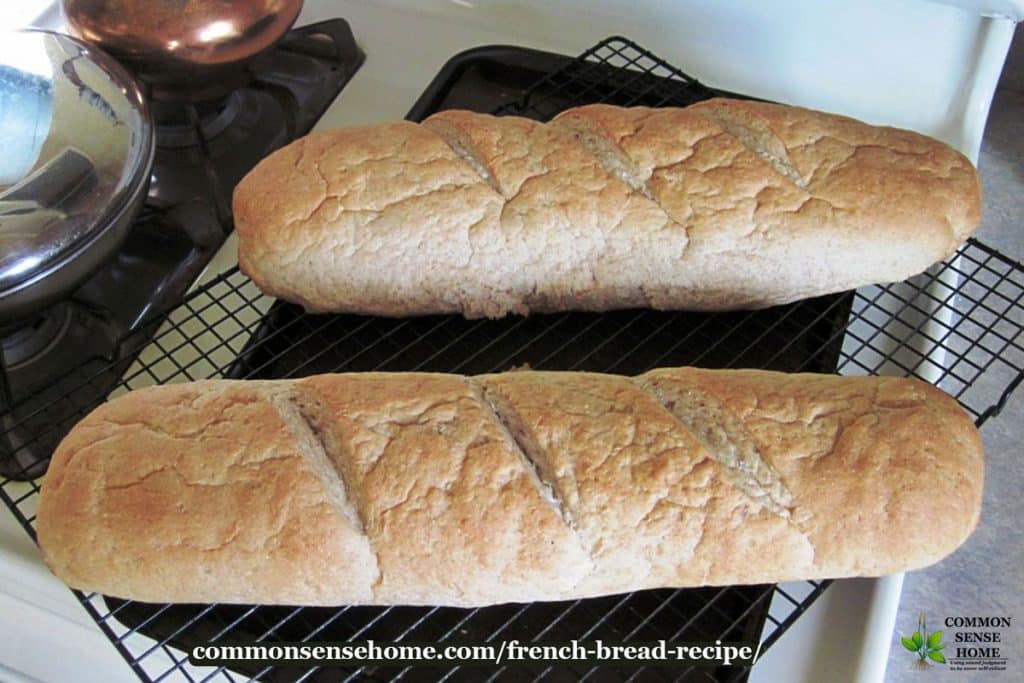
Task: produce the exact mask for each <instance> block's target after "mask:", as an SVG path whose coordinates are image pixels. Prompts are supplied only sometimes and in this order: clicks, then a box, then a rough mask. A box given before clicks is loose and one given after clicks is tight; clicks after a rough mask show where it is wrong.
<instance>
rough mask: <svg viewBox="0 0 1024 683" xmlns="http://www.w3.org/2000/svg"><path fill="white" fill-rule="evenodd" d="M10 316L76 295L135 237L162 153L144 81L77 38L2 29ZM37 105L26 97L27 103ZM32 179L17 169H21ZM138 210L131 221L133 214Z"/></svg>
mask: <svg viewBox="0 0 1024 683" xmlns="http://www.w3.org/2000/svg"><path fill="white" fill-rule="evenodd" d="M0 74H3V77H2V78H0V122H2V123H3V133H4V138H3V144H4V145H5V146H7V147H8V151H9V152H12V153H0V157H3V158H5V159H8V160H13V161H11V163H7V161H5V162H4V163H3V164H0V169H3V171H4V172H5V176H6V177H5V178H4V180H5V181H6V182H5V183H4V184H3V185H0V320H7V319H10V318H12V317H18V316H19V315H24V314H26V313H28V312H31V311H32V310H33V309H38V307H39V306H41V305H44V304H46V303H49V302H51V301H54V300H56V299H57V298H59V297H60V296H62V295H64V294H66V293H67V292H68V291H69V290H70V289H71V288H73V287H74V286H75V285H76V284H77V283H78V282H80V281H81V280H82V279H83V278H84V277H85V276H87V275H88V274H89V273H90V272H91V271H92V270H93V269H94V268H95V267H96V266H97V265H99V263H101V262H102V261H103V260H104V258H106V256H108V255H109V254H110V253H111V252H112V251H113V249H114V248H115V247H116V246H117V245H118V244H119V243H120V241H121V239H122V238H123V237H124V234H125V231H126V230H127V227H128V225H129V224H130V218H131V216H132V215H133V214H134V212H135V210H136V209H137V208H138V206H139V205H140V204H141V201H142V199H143V197H144V195H145V186H146V183H147V180H148V176H149V169H150V165H151V163H152V159H153V149H154V142H153V127H152V124H151V123H150V119H149V112H148V109H147V107H146V104H145V102H144V101H143V99H142V95H141V93H140V91H139V89H138V87H137V85H136V84H135V81H134V80H133V79H132V77H131V76H129V75H128V73H127V72H125V70H124V69H123V68H122V67H121V66H120V65H118V64H117V63H116V62H114V61H113V60H112V59H111V58H110V57H108V56H106V55H104V54H103V53H101V52H99V51H97V50H95V49H93V48H90V47H88V46H86V45H85V44H83V43H81V42H79V41H77V40H75V39H73V38H69V37H67V36H62V35H59V34H56V33H49V32H45V31H22V32H16V33H10V34H7V35H5V36H2V37H0ZM26 103H27V104H26ZM19 175H20V176H21V177H18V176H19ZM126 218H127V219H126Z"/></svg>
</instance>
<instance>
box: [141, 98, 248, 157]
mask: <svg viewBox="0 0 1024 683" xmlns="http://www.w3.org/2000/svg"><path fill="white" fill-rule="evenodd" d="M248 94H249V93H248V92H247V91H240V90H236V91H235V92H233V93H231V94H229V95H228V96H227V97H225V98H224V99H223V100H220V101H218V102H214V103H210V102H206V103H203V104H199V105H197V104H188V103H179V102H154V103H153V104H152V106H151V109H152V111H153V120H154V122H155V123H156V138H157V145H158V146H160V147H163V148H165V149H166V148H171V149H180V148H182V147H193V146H198V145H201V144H203V143H205V142H207V141H209V140H212V139H213V138H215V137H217V136H218V135H220V134H221V133H223V132H224V130H225V129H226V128H228V126H230V125H231V124H232V123H233V122H234V120H235V118H236V117H237V116H238V114H239V112H241V111H242V109H243V107H244V106H245V104H244V100H246V99H250V98H246V97H245V95H248Z"/></svg>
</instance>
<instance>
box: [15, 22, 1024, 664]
mask: <svg viewBox="0 0 1024 683" xmlns="http://www.w3.org/2000/svg"><path fill="white" fill-rule="evenodd" d="M563 59H564V58H563ZM711 92H712V91H710V90H709V89H708V88H705V87H704V86H702V85H701V84H699V83H697V82H696V81H694V80H693V79H690V78H688V77H687V76H686V75H685V74H683V73H682V72H680V71H678V70H677V69H675V68H673V67H672V66H670V65H668V64H667V63H665V62H664V61H662V60H660V59H658V58H657V57H655V56H654V55H652V54H651V53H649V52H647V51H646V50H644V49H642V48H640V47H639V46H637V45H635V44H633V43H631V42H629V41H627V40H624V39H620V38H612V39H608V40H606V41H603V42H602V43H600V44H598V45H597V46H595V47H594V48H592V49H591V50H588V51H587V52H586V53H584V54H583V55H581V56H580V57H579V58H577V59H575V60H566V63H565V64H563V65H562V66H560V67H559V68H557V69H556V70H555V72H554V73H551V74H549V75H548V76H546V77H544V78H543V79H542V80H541V81H540V82H539V83H537V84H536V85H535V86H534V87H532V88H530V89H528V90H527V91H526V92H525V93H524V95H523V97H522V99H520V100H519V101H518V102H516V103H514V104H511V105H508V106H505V107H503V108H502V111H503V112H504V113H510V112H514V113H519V114H523V115H529V116H534V117H536V118H547V117H548V116H550V115H552V114H553V113H555V112H557V111H559V110H560V109H562V108H564V107H565V106H569V105H571V104H578V103H582V102H590V101H611V102H615V103H619V104H649V105H652V106H656V105H663V104H685V103H688V102H692V101H694V100H696V99H701V98H703V97H707V96H708V95H709V94H711ZM426 113H428V112H426ZM1022 296H1024V269H1022V266H1021V265H1020V264H1018V263H1016V262H1014V261H1013V260H1011V259H1009V258H1007V257H1005V256H1003V255H1001V254H999V253H998V252H996V251H995V250H993V249H991V248H989V247H988V246H986V245H984V244H982V243H980V242H978V241H976V240H969V241H968V243H967V244H966V245H965V246H964V247H963V248H962V249H961V251H960V252H959V254H958V255H957V256H955V257H954V258H952V259H951V260H950V261H948V262H946V263H944V264H940V265H939V266H937V267H935V268H933V269H932V270H931V271H930V272H929V273H927V274H925V275H922V276H919V277H917V278H914V279H912V280H911V281H908V282H905V283H897V284H892V285H887V286H875V287H868V288H865V289H862V290H859V291H857V292H855V293H854V292H849V293H846V294H841V295H835V296H829V297H821V298H818V299H812V300H807V301H803V302H799V303H796V304H793V305H789V306H783V307H777V308H773V309H768V310H765V311H754V312H738V313H723V314H693V313H682V312H678V313H672V312H656V311H620V312H615V313H609V314H580V313H567V314H559V315H538V316H530V317H528V318H509V319H506V320H499V321H480V320H477V321H467V320H463V319H461V318H456V317H450V316H431V317H422V318H409V319H403V320H387V319H379V318H364V317H358V316H315V315H307V314H305V313H303V312H302V311H301V310H299V309H297V308H295V307H294V306H291V305H288V304H283V303H281V302H275V301H273V300H271V299H268V298H266V297H264V296H262V295H261V294H260V292H259V291H258V290H256V289H255V287H254V286H253V285H252V284H251V283H250V282H249V281H248V280H247V279H246V278H245V277H244V276H243V275H242V274H241V273H240V272H238V270H237V269H232V270H229V271H228V272H225V273H222V274H220V275H218V276H216V277H214V278H213V279H212V280H210V281H209V282H207V283H206V284H204V285H203V286H202V287H200V288H198V289H197V290H196V291H194V292H193V293H192V294H191V295H190V296H189V297H188V298H187V300H186V301H184V302H183V303H182V304H181V305H180V306H178V307H176V308H175V309H173V310H172V311H170V312H169V313H167V314H166V315H164V316H162V317H160V318H159V319H156V320H154V321H153V323H152V324H151V325H149V326H147V327H146V328H144V329H142V330H140V331H139V332H137V334H145V335H146V336H147V337H149V336H152V340H151V342H150V343H149V344H148V345H147V346H146V347H145V348H144V349H143V351H142V352H141V354H140V355H139V356H138V357H137V358H135V359H134V360H133V361H131V362H130V365H129V363H127V362H125V363H123V364H112V363H110V362H109V361H107V362H104V361H103V359H95V358H92V359H85V360H83V364H82V366H81V368H80V369H79V371H78V372H77V373H76V374H75V376H74V377H73V378H71V380H72V381H70V383H69V379H68V378H65V380H64V383H63V384H62V386H71V387H75V386H77V387H78V390H76V389H74V388H72V389H70V390H68V391H67V392H65V393H64V394H63V395H62V396H61V397H60V398H59V401H60V402H63V403H62V405H61V406H60V410H54V408H53V405H51V404H48V405H35V404H33V403H32V401H31V400H29V401H28V402H26V403H27V405H20V406H15V407H16V408H20V410H18V411H14V410H11V411H9V412H7V413H5V414H3V415H0V418H2V427H0V429H3V431H2V432H0V441H2V447H3V448H5V449H7V450H8V452H17V451H19V449H24V451H23V454H24V453H32V452H36V451H37V450H38V448H37V447H38V445H39V444H40V443H50V442H55V441H56V439H57V438H59V436H60V435H61V434H62V433H64V432H66V431H67V429H69V428H70V427H71V425H72V424H73V422H75V421H76V420H77V419H78V418H80V417H81V416H84V415H85V414H86V413H87V412H88V411H89V410H91V409H92V408H93V407H95V406H94V405H93V404H92V402H91V401H89V400H83V398H82V397H83V396H88V395H90V393H91V392H89V391H85V389H87V388H88V387H89V386H90V385H93V384H96V383H104V382H107V381H108V378H109V376H110V374H111V372H113V371H116V372H117V373H118V374H119V375H121V379H120V380H119V382H118V383H117V385H116V387H115V388H114V390H113V392H112V395H118V394H121V393H124V392H125V391H128V390H130V389H137V388H140V387H143V386H147V385H151V384H156V383H170V382H180V381H186V380H193V379H200V378H208V377H235V378H245V377H291V376H301V375H308V374H313V373H319V372H330V371H355V370H370V369H379V370H433V371H448V372H463V373H477V372H492V371H500V370H507V369H509V368H512V367H516V366H520V365H523V364H529V365H530V366H531V367H534V368H542V369H580V370H592V371H602V372H617V373H623V374H631V373H638V372H643V371H645V370H647V369H649V368H651V367H656V366H668V365H685V364H691V365H701V366H706V367H761V368H771V369H777V370H786V371H803V370H813V371H819V372H833V371H838V372H840V373H844V374H881V373H886V374H901V375H914V376H917V377H921V378H923V379H926V380H928V381H931V382H933V383H936V384H938V385H939V386H941V387H943V388H944V389H945V390H946V391H947V392H949V393H950V394H952V395H953V396H955V397H956V398H957V399H958V400H959V401H960V402H961V404H962V405H963V406H964V408H965V409H967V410H968V411H969V412H970V413H971V415H973V416H974V418H975V420H976V422H977V423H978V424H979V425H980V424H981V423H983V422H984V421H985V420H986V419H988V418H989V417H991V416H993V415H995V414H996V413H998V411H999V410H1000V409H1001V407H1002V406H1003V404H1004V403H1005V402H1006V400H1007V398H1008V396H1009V395H1010V393H1011V392H1012V390H1013V389H1014V388H1015V387H1016V386H1017V384H1018V383H1019V382H1020V380H1021V378H1022V376H1024V336H1022V331H1024V306H1022V301H1021V298H1022ZM997 368H1001V370H1002V372H994V370H996V369H997ZM1007 376H1009V377H1010V378H1011V380H1010V381H1009V382H1006V381H1005V379H1004V380H1002V381H1000V380H999V379H998V378H999V377H1002V378H1005V377H1007ZM50 414H56V415H65V414H71V417H69V418H64V419H60V420H47V419H46V416H47V415H50ZM27 426H28V427H31V428H30V429H29V428H27ZM47 460H48V456H45V457H43V456H40V458H39V461H38V462H33V461H29V462H27V463H26V467H29V468H32V469H33V471H36V470H38V469H42V468H43V467H45V464H46V461H47ZM22 461H23V462H24V459H22ZM38 494H39V482H38V481H16V480H14V479H4V480H3V481H2V482H0V498H2V499H3V500H4V502H5V503H6V504H7V506H8V507H9V508H10V509H11V511H12V512H13V513H14V515H15V516H16V517H17V519H18V520H19V521H20V523H21V524H22V525H23V526H24V528H25V530H26V531H27V532H28V533H29V534H30V535H32V536H33V537H34V526H33V525H34V520H35V508H36V504H37V501H38ZM827 585H828V582H797V583H793V584H786V585H785V586H771V585H768V586H752V587H751V586H747V587H738V586H734V587H725V588H705V589H696V590H656V591H643V592H638V593H633V594H627V595H618V596H610V597H607V598H600V599H594V600H580V601H572V602H564V603H543V604H529V605H505V606H499V607H491V608H485V609H476V610H457V609H449V608H411V607H394V608H370V607H358V606H350V607H343V608H338V609H324V608H282V607H254V606H229V605H154V604H145V603H135V602H127V601H120V600H113V599H109V598H105V597H103V596H101V595H97V594H82V593H76V595H77V597H78V598H79V600H80V601H81V602H82V604H83V605H84V607H85V609H86V610H87V611H88V612H89V613H90V614H91V615H92V617H93V618H94V619H95V620H96V622H97V624H98V625H99V627H100V628H101V629H102V630H103V632H104V633H105V634H106V635H107V636H108V637H109V638H110V639H111V641H112V642H113V644H114V646H115V647H116V648H117V649H118V651H119V652H120V653H121V654H122V655H123V656H124V658H125V660H126V661H127V662H128V663H129V664H130V666H131V667H132V668H133V670H134V671H135V672H136V673H137V674H138V676H139V678H140V679H141V680H145V681H164V680H189V681H206V680H217V681H238V680H245V679H248V678H250V677H258V678H259V679H261V680H267V681H298V680H332V681H334V680H355V679H357V678H371V679H374V680H384V679H393V678H396V677H402V676H405V675H408V673H409V671H408V670H398V669H372V668H371V669H365V668H363V669H352V670H339V669H331V670H326V671H325V670H319V669H287V668H273V669H269V668H268V669H259V668H251V669H246V668H240V669H237V670H230V671H229V670H226V669H212V668H197V667H192V666H191V665H189V664H188V662H187V661H186V659H185V655H184V654H183V652H184V651H185V650H186V649H187V648H188V647H189V646H190V645H193V644H206V643H209V642H218V641H221V642H223V641H236V642H237V641H240V640H243V641H267V642H272V641H310V640H317V641H339V640H347V639H366V638H370V637H372V638H375V639H378V640H382V641H383V640H407V641H419V642H422V641H453V642H457V641H460V640H461V641H475V642H482V641H488V640H494V639H499V638H500V639H506V638H519V639H521V640H525V641H529V640H539V641H555V640H568V639H572V638H581V639H593V638H605V639H607V640H636V641H650V640H655V639H658V638H665V639H671V640H714V639H716V638H720V639H722V640H757V639H759V638H760V639H761V641H762V648H763V649H764V648H768V647H770V646H771V645H772V643H774V642H775V641H776V640H777V639H778V638H779V637H780V636H781V635H782V634H783V633H784V632H785V630H786V629H787V627H788V626H789V625H790V624H792V622H793V621H794V620H795V619H797V618H798V617H799V616H800V614H802V613H803V612H804V611H805V610H806V609H807V608H808V607H809V606H810V605H811V604H812V603H813V602H814V600H815V599H816V598H817V597H818V596H819V595H820V594H821V593H822V592H823V591H824V590H825V588H826V587H827ZM769 607H771V609H769ZM526 673H528V674H529V677H536V678H542V679H544V680H551V681H561V680H566V681H576V680H580V679H588V680H599V681H604V680H635V679H637V678H641V679H642V680H647V679H652V680H658V679H662V678H663V679H666V680H735V679H737V678H742V677H743V676H744V675H745V672H744V671H743V670H736V669H724V668H720V669H691V670H673V669H642V670H638V669H629V670H621V671H620V670H617V669H614V668H611V669H609V668H602V669H593V668H590V667H587V666H585V665H575V666H559V667H553V668H548V669H542V670H529V671H528V672H526ZM453 676H455V677H456V678H457V679H458V680H475V679H477V678H479V679H481V680H484V679H487V680H496V679H507V680H522V679H523V678H524V677H525V676H526V674H525V673H524V671H523V670H519V669H516V670H498V671H494V670H488V669H450V670H445V669H417V671H416V674H415V678H416V680H421V679H423V680H428V679H430V680H447V679H449V678H452V677H453Z"/></svg>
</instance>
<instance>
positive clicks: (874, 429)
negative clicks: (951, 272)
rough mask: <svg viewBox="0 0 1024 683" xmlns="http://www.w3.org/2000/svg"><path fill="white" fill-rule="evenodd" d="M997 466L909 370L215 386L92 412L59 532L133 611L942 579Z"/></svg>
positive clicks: (42, 514)
mask: <svg viewBox="0 0 1024 683" xmlns="http://www.w3.org/2000/svg"><path fill="white" fill-rule="evenodd" d="M982 475H983V462H982V456H981V442H980V439H979V436H978V432H977V430H976V429H975V427H974V425H973V423H972V422H971V420H970V418H969V417H968V416H967V415H966V414H965V413H964V411H963V410H962V409H961V408H960V407H959V405H957V403H956V402H955V401H954V400H953V399H951V398H950V397H949V396H947V395H945V394H944V393H942V392H941V391H940V390H938V389H935V388H933V387H931V386H928V385H926V384H923V383H921V382H917V381H912V380H905V379H895V378H842V377H834V376H824V375H783V374H779V373H771V372H759V371H707V370H697V369H691V368H679V369H664V370H655V371H652V372H649V373H647V374H644V375H641V376H639V377H635V378H628V377H618V376H612V375H596V374H587V373H572V372H566V373H552V372H514V373H508V374H502V375H485V376H480V377H462V376H458V375H436V374H415V373H395V374H382V373H371V374H351V375H323V376H316V377H310V378H307V379H303V380H294V381H265V382H257V381H251V382H241V381H204V382H196V383H190V384H182V385H172V386H164V387H153V388H149V389H143V390H140V391H137V392H133V393H132V394H129V395H127V396H124V397H121V398H118V399H115V400H113V401H111V402H109V403H107V404H105V405H103V406H101V407H100V408H98V409H97V410H95V411H94V412H93V413H92V414H91V415H89V416H88V417H86V418H85V419H84V420H82V422H81V423H79V424H78V425H77V426H76V427H75V428H74V430H72V432H71V433H70V434H69V435H68V436H67V438H66V439H65V440H64V441H63V443H62V444H61V445H60V447H59V448H58V450H57V452H56V453H55V454H54V457H53V461H52V463H51V465H50V469H49V472H48V474H47V477H46V480H45V481H44V483H43V487H42V495H41V501H40V505H39V511H38V519H37V531H38V539H39V543H40V547H41V548H42V551H43V556H44V558H45V559H46V561H47V563H48V564H49V566H50V567H51V569H52V570H53V571H54V573H56V574H57V576H58V577H60V578H62V579H63V580H64V581H66V582H67V583H69V584H70V585H71V586H73V587H76V588H82V589H85V590H90V591H100V592H103V593H107V594H109V595H114V596H119V597H126V598H133V599H138V600H146V601H159V602H165V601H170V602H242V603H290V604H309V605H336V604H360V603H366V604H429V605H459V606H473V605H486V604H491V603H501V602H529V601H536V600H565V599H571V598H580V597H587V596H596V595H603V594H609V593H621V592H627V591H634V590H641V589H647V588H660V587H687V586H702V585H722V584H736V583H765V582H775V581H783V580H790V579H814V578H826V577H841V576H860V575H879V574H886V573H891V572H897V571H902V570H906V569H912V568H915V567H920V566H922V565H926V564H929V563H932V562H935V561H937V560H939V559H940V558H942V557H943V556H945V555H946V554H948V553H949V552H952V550H953V549H954V548H956V547H957V546H958V545H959V544H960V543H961V542H963V540H964V539H965V538H966V537H967V535H968V534H969V533H970V532H971V530H972V529H973V528H974V526H975V524H976V523H977V520H978V512H979V508H980V505H981V490H982ZM908 530H909V531H908Z"/></svg>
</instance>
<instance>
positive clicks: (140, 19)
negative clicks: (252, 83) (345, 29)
mask: <svg viewBox="0 0 1024 683" xmlns="http://www.w3.org/2000/svg"><path fill="white" fill-rule="evenodd" d="M63 5H64V14H65V16H66V17H67V20H68V25H69V26H70V27H71V30H72V32H73V33H75V34H76V35H78V36H79V37H80V38H83V39H84V40H87V41H89V42H91V43H94V44H96V45H99V46H100V47H102V48H103V49H104V50H106V51H107V52H109V53H110V54H112V55H113V56H114V57H116V58H117V59H118V60H119V61H120V62H121V63H122V64H124V65H125V66H126V67H128V69H130V70H131V71H132V72H133V73H134V74H135V75H136V76H138V77H139V78H140V79H141V80H142V81H144V82H145V83H146V85H147V86H148V87H149V91H150V95H151V96H152V97H154V98H155V99H162V100H187V101H192V102H198V101H203V100H208V99H214V98H217V97H219V96H221V95H223V94H224V93H226V92H229V91H231V90H234V89H235V88H237V87H239V86H241V85H243V84H244V83H245V81H247V80H248V79H249V78H250V77H251V75H250V73H249V72H251V71H252V70H253V69H254V68H255V67H256V63H257V62H258V61H259V58H260V56H261V55H264V54H265V53H266V52H267V51H268V50H269V49H270V48H271V47H272V46H273V45H274V44H275V43H276V42H277V41H278V40H279V39H280V38H281V37H282V36H283V35H284V34H285V33H286V32H287V31H288V29H289V28H291V26H292V24H293V23H295V19H296V18H297V17H298V16H299V11H300V10H301V9H302V0H63Z"/></svg>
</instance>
